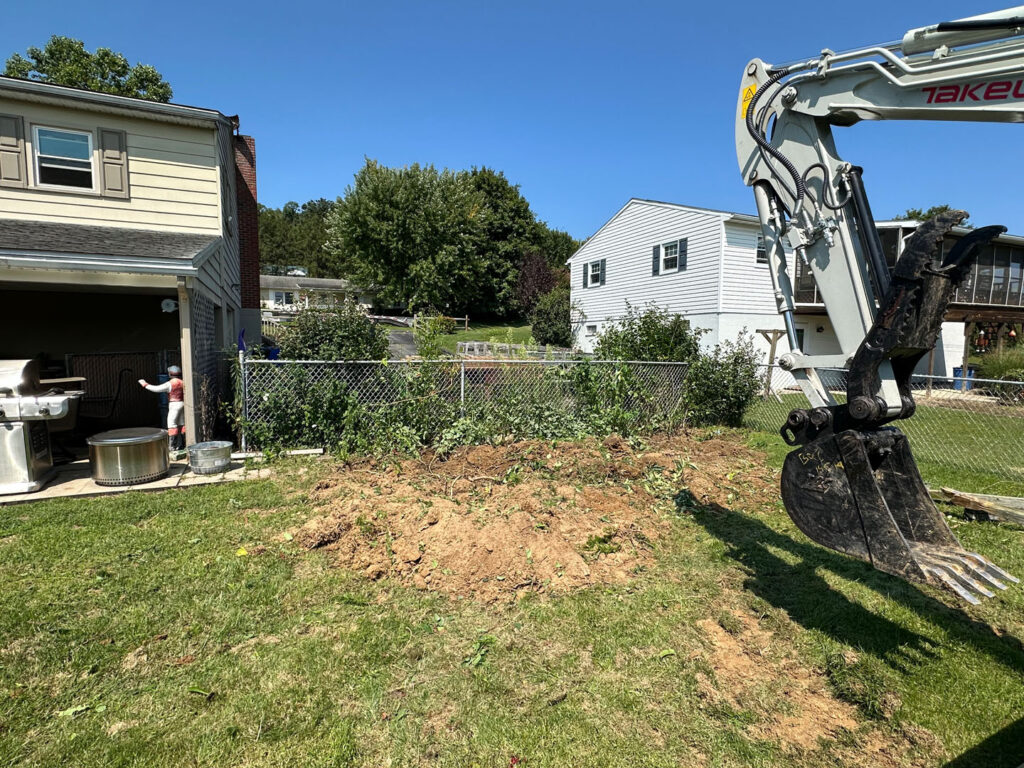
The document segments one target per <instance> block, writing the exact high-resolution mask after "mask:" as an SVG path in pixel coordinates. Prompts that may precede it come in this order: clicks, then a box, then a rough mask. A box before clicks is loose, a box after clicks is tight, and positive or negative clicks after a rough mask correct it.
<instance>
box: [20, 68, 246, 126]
mask: <svg viewBox="0 0 1024 768" xmlns="http://www.w3.org/2000/svg"><path fill="white" fill-rule="evenodd" d="M0 95H5V96H10V97H11V98H20V99H24V100H28V101H37V102H42V103H51V104H66V103H67V102H68V101H72V102H77V103H79V104H83V105H90V106H94V107H100V108H104V109H106V110H109V111H113V112H117V113H120V114H124V115H126V116H129V117H133V116H134V117H138V116H139V114H138V113H140V112H144V113H147V115H148V116H150V117H155V118H158V119H160V118H162V119H164V120H166V121H167V122H183V123H186V124H190V125H200V126H208V125H223V126H225V127H227V128H233V125H234V124H233V122H232V119H231V118H230V117H228V116H226V115H224V114H221V113H220V112H218V111H217V110H215V109H204V108H202V107H190V106H187V105H185V104H164V103H162V102H159V101H148V100H147V99H137V98H133V97H130V96H116V95H114V94H111V93H99V92H97V91H87V90H85V89H83V88H72V87H70V86H67V85H54V84H52V83H38V82H36V81H34V80H22V79H21V78H17V77H3V76H0Z"/></svg>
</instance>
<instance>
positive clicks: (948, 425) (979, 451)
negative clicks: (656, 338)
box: [746, 394, 1024, 496]
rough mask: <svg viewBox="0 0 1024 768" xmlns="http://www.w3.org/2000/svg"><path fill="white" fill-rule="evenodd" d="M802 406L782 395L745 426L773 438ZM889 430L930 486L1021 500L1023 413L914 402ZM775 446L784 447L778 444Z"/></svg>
mask: <svg viewBox="0 0 1024 768" xmlns="http://www.w3.org/2000/svg"><path fill="white" fill-rule="evenodd" d="M806 404H807V400H806V399H805V398H804V396H803V395H800V394H785V395H782V403H779V402H778V401H777V400H775V399H774V398H769V399H766V400H763V401H761V402H759V403H757V404H756V405H754V406H753V407H752V408H751V409H750V410H749V411H748V412H747V417H746V424H747V425H748V426H750V427H752V428H754V429H758V430H760V431H763V432H766V433H771V434H772V435H777V433H778V428H779V427H781V426H782V424H783V423H784V422H785V419H786V415H787V414H788V413H789V411H790V410H791V409H792V408H802V407H806ZM952 405H954V406H955V405H956V403H955V402H954V403H952ZM892 426H895V427H898V428H899V429H900V430H902V431H903V432H904V433H905V434H906V435H907V437H908V438H909V439H910V445H911V447H912V449H913V451H914V457H915V459H916V460H917V463H918V466H919V468H920V470H921V475H922V477H924V479H925V482H926V483H928V485H929V486H931V487H936V488H938V487H941V486H953V487H955V488H958V489H959V490H964V491H974V492H976V493H994V494H999V495H1008V496H1009V495H1024V409H1021V408H1014V407H1002V408H998V407H995V406H992V408H991V410H989V411H985V412H979V411H968V410H964V409H962V408H957V407H945V406H934V405H921V404H920V403H918V407H917V411H916V413H915V414H914V415H913V416H912V417H911V418H909V419H905V420H902V421H898V422H895V423H893V424H892ZM778 444H779V445H784V444H783V443H782V440H781V439H778Z"/></svg>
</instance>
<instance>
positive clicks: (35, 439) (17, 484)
mask: <svg viewBox="0 0 1024 768" xmlns="http://www.w3.org/2000/svg"><path fill="white" fill-rule="evenodd" d="M77 397H79V395H78V394H64V393H54V392H51V391H48V390H45V389H44V388H43V386H42V385H41V384H40V383H39V364H38V362H37V361H35V360H0V494H10V493H28V492H31V491H38V490H39V489H40V488H42V487H43V486H44V485H46V483H47V482H48V481H49V480H50V479H51V478H52V477H53V473H54V470H53V456H52V454H51V452H50V435H49V432H48V431H47V428H46V422H47V421H53V420H57V419H62V418H64V417H66V416H67V415H68V414H69V413H70V411H71V408H72V407H73V404H74V402H75V400H76V398H77Z"/></svg>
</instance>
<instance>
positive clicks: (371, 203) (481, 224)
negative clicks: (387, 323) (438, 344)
mask: <svg viewBox="0 0 1024 768" xmlns="http://www.w3.org/2000/svg"><path fill="white" fill-rule="evenodd" d="M576 245H577V243H576V241H575V240H573V239H572V238H571V237H570V236H569V235H567V234H566V233H564V232H558V231H555V230H551V229H549V228H548V226H547V225H546V224H544V223H543V222H539V221H537V218H536V216H534V214H533V212H532V211H531V210H530V205H529V203H528V202H527V201H526V199H525V198H524V197H523V195H522V194H521V193H520V191H519V187H518V186H516V185H515V184H512V183H511V182H509V180H508V179H506V178H505V175H504V174H502V173H501V172H499V171H494V170H491V169H490V168H473V169H472V170H471V171H449V170H442V171H438V170H437V169H435V168H434V166H432V165H427V166H420V165H418V164H413V165H411V166H408V167H406V168H387V167H385V166H382V165H380V164H378V163H377V162H376V161H374V160H369V159H368V160H367V161H366V165H365V166H364V167H363V168H362V169H361V170H360V171H359V173H357V174H356V178H355V182H354V184H353V185H352V186H350V187H349V188H348V189H346V191H345V197H344V198H343V199H341V200H339V201H338V204H337V206H336V207H335V208H334V210H333V211H331V212H330V214H329V215H328V219H327V245H326V250H327V252H328V253H329V254H331V256H332V257H333V258H334V259H335V260H336V263H337V268H338V270H339V271H340V273H341V274H342V275H343V276H344V277H347V278H349V279H350V280H352V281H353V282H355V283H358V284H360V285H363V286H367V287H370V286H373V287H374V288H375V289H376V290H377V291H378V297H379V300H380V302H381V303H382V304H388V303H390V305H391V306H400V307H402V308H404V309H406V310H413V311H415V310H421V309H426V308H429V307H433V308H435V309H436V310H438V311H441V312H444V313H446V314H462V313H463V312H468V313H471V314H473V315H474V316H477V317H479V316H480V315H485V316H497V317H510V316H515V315H521V314H523V313H525V312H528V311H529V309H530V307H531V302H532V301H533V300H535V297H536V295H539V293H538V289H537V288H536V287H530V288H524V290H525V292H526V295H527V296H528V300H527V302H525V303H523V302H521V301H519V300H518V298H517V287H518V286H519V283H520V275H521V272H522V265H523V264H524V262H525V261H526V260H527V257H526V255H527V254H530V253H532V252H536V253H539V254H541V256H540V259H539V263H540V264H547V265H548V266H549V267H551V266H556V267H558V269H559V270H560V269H561V264H562V263H564V261H565V259H566V258H567V257H568V255H570V254H571V253H572V252H573V251H575V250H576ZM529 262H530V263H531V264H533V263H535V262H538V260H537V259H535V258H533V257H530V258H529ZM534 277H536V275H531V276H528V282H531V283H532V282H534V280H533V278H534ZM542 282H543V281H542ZM548 288H550V280H547V281H546V282H543V285H541V286H540V289H539V290H546V289H548Z"/></svg>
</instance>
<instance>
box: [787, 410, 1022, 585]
mask: <svg viewBox="0 0 1024 768" xmlns="http://www.w3.org/2000/svg"><path fill="white" fill-rule="evenodd" d="M782 497H783V501H784V502H785V504H786V510H787V511H788V512H789V515H790V517H791V518H792V519H793V521H794V522H795V523H796V524H797V526H798V527H799V528H800V529H801V530H802V531H803V532H804V533H805V534H807V535H808V536H809V537H810V538H811V539H813V540H814V541H816V542H818V543H819V544H823V545H825V546H826V547H829V548H830V549H834V550H837V551H839V552H844V553H846V554H848V555H851V556H853V557H857V558H859V559H861V560H864V561H866V562H869V563H871V565H873V566H874V567H875V568H878V569H879V570H882V571H885V572H886V573H891V574H893V575H894V576H899V577H900V578H903V579H907V580H909V581H919V582H926V583H931V584H935V585H937V586H944V587H947V588H948V589H950V590H952V591H953V592H954V593H956V594H957V595H958V596H959V597H960V598H961V599H962V600H965V601H966V602H968V603H972V604H977V603H978V602H979V598H982V597H993V596H994V594H995V593H994V592H993V590H1003V589H1006V587H1007V583H1017V582H1018V579H1017V578H1016V577H1014V576H1012V575H1011V574H1009V573H1007V572H1006V571H1004V570H1003V569H1002V568H1000V567H998V566H997V565H995V564H993V563H991V562H989V561H988V560H987V559H986V558H985V557H983V556H982V555H979V554H978V553H976V552H969V551H967V550H966V549H964V548H963V546H961V544H960V542H959V541H958V540H957V538H956V536H954V535H953V532H952V531H951V530H950V529H949V526H948V525H947V524H946V521H945V518H944V517H943V515H942V513H941V512H939V510H938V509H937V508H936V507H935V505H934V504H933V503H932V501H931V498H930V497H929V496H928V491H927V489H926V488H925V487H924V482H923V481H922V480H921V475H920V472H919V471H918V469H917V464H916V463H915V462H914V458H913V456H912V455H911V453H910V447H909V445H908V444H907V441H906V438H905V437H904V435H903V434H902V433H901V432H900V431H899V430H896V429H892V428H885V429H879V430H864V431H861V430H852V429H851V430H844V431H842V432H839V433H836V434H834V435H826V436H822V437H821V438H818V439H816V440H813V441H811V442H810V443H808V444H807V445H805V446H804V447H802V448H800V449H798V450H796V451H794V452H793V453H791V454H790V455H789V456H788V457H787V458H786V462H785V464H784V466H783V482H782Z"/></svg>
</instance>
